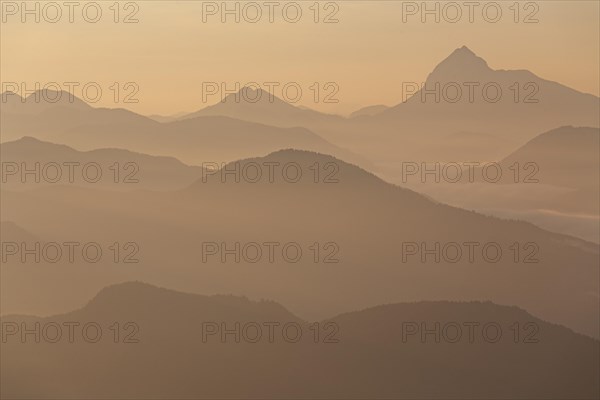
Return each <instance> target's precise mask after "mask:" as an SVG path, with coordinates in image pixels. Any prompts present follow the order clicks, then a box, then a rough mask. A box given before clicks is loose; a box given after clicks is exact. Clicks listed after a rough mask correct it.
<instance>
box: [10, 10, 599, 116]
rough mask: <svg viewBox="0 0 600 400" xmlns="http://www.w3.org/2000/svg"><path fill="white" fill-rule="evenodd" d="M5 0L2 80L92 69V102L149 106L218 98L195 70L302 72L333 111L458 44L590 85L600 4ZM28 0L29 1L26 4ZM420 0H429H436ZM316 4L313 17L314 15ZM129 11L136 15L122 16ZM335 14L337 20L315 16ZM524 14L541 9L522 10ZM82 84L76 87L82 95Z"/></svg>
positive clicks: (257, 75)
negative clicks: (53, 2) (51, 0)
mask: <svg viewBox="0 0 600 400" xmlns="http://www.w3.org/2000/svg"><path fill="white" fill-rule="evenodd" d="M1 3H2V18H3V20H2V25H1V39H0V44H1V61H0V67H1V80H2V82H3V83H6V82H19V83H20V82H27V84H28V87H29V88H33V87H34V86H33V83H34V82H40V83H41V84H42V85H44V84H45V83H47V82H58V83H61V84H62V83H63V82H73V81H74V82H80V83H81V85H83V84H85V83H87V82H98V84H99V85H100V87H101V88H102V89H103V95H102V97H101V98H100V100H99V101H98V103H96V104H97V105H100V106H107V107H115V106H117V107H125V108H129V109H131V110H134V111H137V112H140V113H144V114H152V113H159V114H163V115H166V114H173V113H178V112H181V111H194V110H197V109H199V108H202V107H204V106H205V105H206V104H207V103H214V102H216V101H218V100H219V98H220V97H218V95H215V96H212V97H209V98H208V100H207V101H206V102H203V99H202V82H219V83H221V82H227V86H228V87H230V88H234V87H235V82H240V84H242V85H243V84H245V83H247V82H257V83H259V84H261V85H262V84H263V83H264V82H280V83H281V85H283V84H285V83H288V82H298V84H299V85H300V87H301V88H302V90H303V93H302V97H301V98H300V101H299V102H298V104H300V105H304V106H308V107H311V108H315V109H319V110H324V111H328V112H339V113H346V112H350V111H353V110H355V109H357V108H359V107H361V106H367V105H373V104H388V105H392V104H396V103H399V102H400V101H401V92H400V88H401V87H402V82H403V81H411V82H412V81H416V82H421V81H423V80H424V79H425V78H426V76H427V74H428V73H429V72H430V71H431V70H432V69H433V68H434V67H435V65H436V64H437V63H439V62H440V61H441V60H442V59H444V58H445V57H446V56H447V55H448V54H450V53H451V52H452V51H453V50H454V49H455V48H457V47H461V46H462V45H467V46H468V47H469V48H471V50H473V51H474V52H475V53H476V54H478V55H479V56H481V57H483V58H484V59H485V60H486V61H487V62H488V64H489V65H490V66H491V67H492V68H495V69H528V70H531V71H532V72H534V73H536V74H537V75H539V76H541V77H543V78H546V79H550V80H554V81H558V82H561V83H563V84H566V85H568V86H571V87H573V88H575V89H577V90H580V91H584V92H588V93H593V94H596V95H598V93H599V84H600V83H599V73H598V70H599V65H600V62H599V48H600V40H599V30H600V26H599V20H600V16H599V14H600V9H599V2H598V1H595V0H593V1H538V2H520V3H519V4H518V7H515V6H514V3H515V2H513V1H500V2H497V3H494V4H491V5H490V3H491V2H479V3H478V5H477V6H476V7H475V8H474V11H473V22H469V8H468V7H467V6H464V2H460V1H459V2H457V3H455V4H458V5H460V9H461V12H462V13H463V15H462V18H461V19H460V20H459V21H458V22H456V23H451V22H449V21H448V19H452V18H454V17H455V15H456V9H455V8H452V7H450V6H448V5H447V2H440V3H439V6H438V7H440V18H441V19H440V22H439V23H436V22H435V21H434V18H435V15H429V16H427V18H428V19H427V21H426V22H425V23H423V22H421V14H420V13H419V10H417V14H416V15H408V11H411V7H412V5H414V4H416V5H417V6H419V7H420V5H421V2H417V3H413V2H401V1H338V2H329V3H328V2H320V3H318V7H315V5H314V2H313V1H298V2H296V3H294V4H291V5H290V4H288V5H287V9H286V10H287V13H286V14H285V15H286V18H288V20H293V19H294V18H295V16H296V5H299V7H300V9H301V10H302V16H301V17H300V19H299V22H297V23H291V22H288V21H286V20H285V19H284V14H283V11H282V9H283V5H284V4H286V3H290V2H275V3H278V4H277V5H275V6H274V13H273V18H274V22H273V23H270V22H269V6H267V5H265V2H263V1H258V2H256V3H253V4H252V5H251V6H245V7H246V8H244V4H243V3H241V4H240V5H239V7H240V15H241V21H240V23H236V22H235V21H234V18H235V15H229V16H228V17H227V18H228V20H227V22H226V23H222V22H221V13H220V11H221V10H216V14H215V15H209V13H203V8H204V9H205V10H206V11H211V10H214V8H213V7H214V6H216V7H219V8H220V7H221V2H220V1H219V2H202V1H168V2H167V1H136V2H129V3H127V2H121V3H120V7H119V15H118V20H119V21H120V22H118V23H115V22H114V20H113V18H114V17H115V12H114V11H115V8H114V6H112V5H113V4H114V2H113V1H99V2H97V3H95V4H98V5H99V8H100V9H101V10H102V16H101V17H100V20H99V22H97V23H90V22H86V21H85V20H84V18H83V15H84V14H83V11H82V9H83V5H84V4H85V3H89V2H82V3H80V4H81V5H80V6H78V7H76V8H75V9H74V12H73V18H74V22H73V23H70V22H69V9H68V7H67V6H60V9H61V12H62V17H61V18H60V20H58V22H56V23H50V22H49V21H48V20H51V19H53V18H55V15H56V9H53V8H52V7H49V6H46V8H45V9H44V5H45V4H44V3H41V4H40V5H39V6H38V7H39V9H40V18H41V20H40V22H39V23H36V22H35V20H34V18H35V15H33V14H32V15H26V17H27V20H26V22H25V23H23V22H21V17H22V15H21V12H22V10H21V1H17V2H12V1H4V0H3V1H2V2H1ZM35 3H36V2H33V1H31V2H28V3H27V4H28V7H30V9H34V7H35ZM57 3H58V4H59V5H62V4H63V1H58V2H57ZM235 3H236V2H228V7H230V8H232V9H233V8H234V7H235V6H236V5H235ZM95 4H94V5H88V8H87V9H86V10H87V11H86V14H85V15H86V17H87V18H88V19H90V20H93V19H94V18H95V10H96V9H95V7H96V6H95ZM427 4H428V7H430V8H432V9H433V8H434V7H436V5H435V4H436V3H435V2H428V3H427ZM495 4H500V9H501V11H502V16H501V17H500V18H499V20H498V22H495V23H492V22H491V21H493V20H494V19H495V18H496V16H495V15H496V14H495V13H496V8H495V7H496V6H495ZM254 5H258V6H259V9H260V10H261V12H262V18H261V19H260V20H259V21H258V22H257V23H251V22H248V21H247V20H249V19H252V18H255V16H256V15H257V14H256V10H257V8H256V7H254ZM444 6H445V7H444ZM15 7H17V8H18V9H15ZM111 7H112V8H111ZM484 7H486V10H487V14H485V15H484V12H483V9H484ZM317 8H318V10H319V16H318V18H319V21H320V22H319V23H315V22H314V18H315V10H316V9H317ZM516 8H518V9H519V14H518V17H517V18H518V20H519V22H517V23H516V22H515V21H514V19H515V10H516ZM403 10H405V11H407V13H405V14H403ZM15 12H16V14H15V15H13V13H15ZM244 12H245V14H244ZM44 13H45V16H46V18H44ZM332 13H333V14H332ZM129 14H133V18H136V19H137V20H139V22H137V23H129V24H126V23H123V22H122V20H123V19H124V18H125V17H126V16H127V15H129ZM330 14H332V15H333V18H336V19H337V20H339V22H337V23H323V22H322V21H323V19H324V18H325V17H326V16H327V15H330ZM244 15H246V19H247V20H245V19H244ZM444 15H445V16H446V18H444ZM403 16H404V17H405V18H406V22H404V21H403ZM527 16H529V19H537V20H538V21H539V22H537V23H524V21H523V20H525V19H526V18H527ZM203 17H204V18H206V20H207V22H203ZM486 19H487V20H486ZM114 82H119V83H120V86H121V91H120V92H119V98H118V104H115V103H114V95H115V91H114V87H113V89H112V90H111V89H110V87H111V85H112V83H114ZM126 82H135V83H136V84H137V86H138V87H139V93H137V94H136V95H135V96H134V98H137V99H139V103H137V104H131V103H129V104H124V103H123V97H124V96H125V95H126V94H127V93H131V92H132V90H133V86H129V87H127V88H124V87H123V86H124V84H125V83H126ZM314 82H319V83H320V84H321V92H320V93H319V95H320V97H319V99H320V101H319V102H317V103H315V99H314V95H315V92H314V86H313V89H312V90H311V86H312V84H313V83H314ZM327 82H335V84H336V85H337V86H338V87H339V92H338V93H337V94H336V95H335V96H334V97H333V98H337V99H339V103H338V104H326V103H323V102H322V100H323V96H324V95H325V94H326V93H330V92H331V91H332V88H333V86H330V87H329V88H328V90H325V91H323V85H324V84H325V83H327ZM61 86H64V85H61ZM63 88H65V89H66V87H63ZM263 88H265V89H266V87H264V86H263ZM280 90H281V89H275V94H276V95H278V96H280V94H281V93H280ZM79 91H80V89H79ZM79 91H78V90H77V89H76V90H75V94H76V95H78V96H80V95H81V93H80V92H79ZM92 96H93V94H92V95H90V97H92ZM291 96H293V92H292V94H291ZM280 97H281V96H280Z"/></svg>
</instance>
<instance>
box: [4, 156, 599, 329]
mask: <svg viewBox="0 0 600 400" xmlns="http://www.w3.org/2000/svg"><path fill="white" fill-rule="evenodd" d="M1 207H2V208H1V211H2V216H3V218H4V219H5V220H9V221H14V222H15V223H17V224H18V225H20V226H22V227H23V229H25V230H27V231H29V232H31V233H32V234H34V235H36V236H37V237H39V238H40V240H41V241H44V242H58V243H62V242H65V241H69V240H77V241H79V242H82V246H81V248H83V243H86V242H88V241H90V242H96V243H99V244H100V245H101V247H102V250H103V257H102V258H101V259H100V260H94V261H95V262H90V261H89V260H86V259H84V258H82V256H81V254H80V253H81V250H78V253H76V261H75V262H73V263H69V262H68V261H66V260H65V257H63V258H62V259H61V260H58V261H57V262H53V263H50V262H45V263H44V262H43V259H42V262H40V263H35V262H33V261H32V257H31V256H30V257H29V258H26V261H27V262H26V263H25V264H23V263H21V262H20V260H21V258H20V257H19V252H18V251H17V253H16V255H13V256H11V257H10V258H8V259H7V262H6V263H4V264H3V271H2V276H3V279H2V282H1V284H2V296H3V297H2V308H3V310H2V311H3V313H14V312H17V313H33V314H38V315H39V314H42V315H48V314H52V313H56V312H58V311H65V310H67V309H69V307H67V306H68V305H71V308H73V307H75V306H76V305H77V304H80V303H81V302H82V301H84V299H85V295H86V294H88V295H89V293H90V291H96V290H99V289H100V288H101V287H103V286H105V285H106V284H108V283H110V282H119V281H122V280H125V279H143V280H145V281H148V282H152V283H156V284H159V285H167V286H169V287H173V288H176V289H181V290H186V291H192V292H200V293H207V294H210V293H233V294H240V295H248V296H251V297H267V298H271V299H274V300H276V301H279V302H281V303H283V304H286V305H288V306H290V307H291V309H293V310H294V311H295V312H298V313H299V314H300V315H303V316H305V317H307V318H310V319H313V320H314V319H320V318H325V317H327V316H330V315H334V314H336V313H340V312H345V311H352V310H356V309H360V308H364V307H368V306H374V305H378V304H383V303H390V302H404V301H418V300H490V301H493V302H496V303H499V304H511V305H512V304H514V305H517V306H519V307H522V308H524V309H526V310H528V311H530V312H532V313H534V314H535V315H538V316H540V317H541V318H543V319H545V320H548V321H552V322H555V323H560V324H562V325H565V326H568V327H569V328H572V329H574V330H575V331H577V332H581V333H586V334H589V335H592V336H596V337H597V336H598V335H599V334H600V332H598V318H599V316H598V293H599V287H598V285H599V283H598V274H599V270H598V261H599V256H598V248H597V246H596V245H593V244H591V243H588V242H585V241H583V240H578V239H575V238H573V237H569V236H566V235H561V234H555V233H551V232H548V231H545V230H542V229H540V228H537V227H535V226H533V225H531V224H529V223H525V222H520V221H514V220H503V219H499V218H493V217H487V216H484V215H481V214H477V213H475V212H471V211H466V210H462V209H459V208H454V207H450V206H446V205H443V204H440V203H437V202H435V201H433V200H431V199H429V198H427V197H425V196H423V195H420V194H418V193H416V192H413V191H411V190H407V189H403V188H401V187H398V186H394V185H392V184H389V183H386V182H384V181H382V180H381V179H379V178H377V177H376V176H374V175H372V174H370V173H369V172H367V171H365V170H362V169H360V168H358V167H356V166H354V165H351V164H348V163H345V162H343V161H341V160H339V159H336V158H333V157H331V156H326V155H322V154H318V153H312V152H305V151H297V150H284V151H279V152H276V153H273V154H270V155H269V156H267V157H262V158H254V159H245V160H241V161H239V162H235V163H232V164H229V165H227V166H225V167H224V168H223V169H220V170H219V169H217V170H210V171H205V174H204V176H202V177H199V178H198V180H197V181H196V182H195V183H193V184H192V185H191V186H189V187H188V188H186V189H184V190H180V191H175V192H143V191H131V192H125V193H117V192H114V191H103V190H96V189H89V188H78V187H75V186H55V187H46V188H38V189H35V190H31V191H26V192H14V191H3V193H2V202H1ZM90 227H93V229H90ZM3 240H4V241H9V240H10V238H4V237H3ZM132 242H133V243H134V244H135V245H136V246H137V247H136V246H133V247H132V245H131V243H132ZM114 243H118V248H119V249H120V250H121V252H119V253H116V252H115V248H114V245H113V244H114ZM125 245H127V246H128V247H127V248H125ZM81 248H80V249H81ZM134 250H135V251H134ZM132 252H133V253H132ZM51 254H53V253H51ZM91 254H92V255H93V254H94V253H93V252H92V253H91ZM125 257H133V258H134V259H136V260H138V262H137V263H124V262H123V259H124V258H125ZM88 258H89V257H88ZM115 258H116V259H117V261H115V260H114V259H115ZM17 283H18V284H17ZM19 287H28V288H30V290H32V291H35V293H36V296H35V297H31V296H27V295H26V294H25V293H23V292H22V291H21V290H19V289H18V288H19ZM73 287H76V288H77V290H72V288H73ZM307 288H310V289H307ZM56 292H61V293H62V295H61V296H60V297H61V298H60V299H57V298H56V296H54V295H53V293H56ZM332 293H335V295H332ZM24 297H26V298H24ZM23 304H26V305H27V306H26V307H25V306H24V305H23Z"/></svg>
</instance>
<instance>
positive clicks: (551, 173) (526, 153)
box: [500, 126, 600, 190]
mask: <svg viewBox="0 0 600 400" xmlns="http://www.w3.org/2000/svg"><path fill="white" fill-rule="evenodd" d="M599 148H600V129H598V128H586V127H573V126H563V127H561V128H557V129H553V130H551V131H548V132H545V133H542V134H540V135H539V136H536V137H535V138H533V139H531V140H530V141H529V142H527V143H526V144H525V145H524V146H522V147H520V148H519V149H517V150H516V151H514V152H513V153H511V154H510V155H508V156H507V157H505V158H504V159H503V160H502V161H501V162H500V165H502V166H504V167H507V168H508V166H510V165H513V164H514V163H515V162H518V163H520V164H521V165H523V164H525V163H527V162H534V163H536V164H537V165H538V167H539V172H538V173H537V174H536V178H537V179H539V181H540V182H541V183H544V184H550V185H556V186H564V187H569V188H574V189H583V190H585V189H593V188H595V189H596V190H598V184H599V182H600V154H599V152H598V149H599Z"/></svg>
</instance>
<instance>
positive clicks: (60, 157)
mask: <svg viewBox="0 0 600 400" xmlns="http://www.w3.org/2000/svg"><path fill="white" fill-rule="evenodd" d="M0 155H1V156H2V161H3V162H4V163H12V165H13V167H14V168H15V172H14V173H13V174H10V175H8V176H7V177H6V182H4V183H3V188H4V189H6V190H22V189H25V188H32V187H36V186H40V185H42V186H44V185H57V184H62V185H66V184H74V185H77V186H88V187H95V188H99V187H104V188H107V189H112V190H118V189H122V190H132V189H133V190H136V189H153V190H169V189H177V188H181V187H185V186H187V185H189V184H190V183H191V182H193V181H195V180H196V179H198V177H199V176H201V175H202V168H200V167H193V166H188V165H185V164H183V163H181V162H180V161H178V160H177V159H175V158H172V157H159V156H149V155H145V154H141V153H135V152H132V151H128V150H121V149H98V150H91V151H85V152H82V151H77V150H75V149H73V148H71V147H69V146H65V145H59V144H54V143H50V142H45V141H41V140H38V139H35V138H32V137H23V138H21V139H19V140H16V141H13V142H5V143H2V144H0ZM72 163H77V164H72ZM69 164H71V165H73V170H72V171H70V169H69V166H68V165H69ZM36 165H39V168H38V169H39V170H40V171H41V173H40V179H39V182H36V180H35V177H34V176H33V175H31V174H29V175H26V176H25V177H23V176H22V172H23V171H24V170H25V169H28V170H34V169H35V166H36ZM88 167H89V169H88ZM84 170H85V171H88V172H83V171H84ZM43 171H46V172H43ZM89 171H91V172H89ZM96 177H98V180H97V181H96Z"/></svg>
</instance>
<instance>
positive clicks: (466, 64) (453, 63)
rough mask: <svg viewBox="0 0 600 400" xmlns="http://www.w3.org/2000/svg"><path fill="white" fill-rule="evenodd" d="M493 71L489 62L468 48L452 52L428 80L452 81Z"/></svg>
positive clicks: (463, 47)
mask: <svg viewBox="0 0 600 400" xmlns="http://www.w3.org/2000/svg"><path fill="white" fill-rule="evenodd" d="M490 71H491V69H490V67H488V64H487V62H486V61H485V60H484V59H483V58H481V57H479V56H477V55H476V54H475V53H474V52H473V51H471V49H469V48H468V47H467V46H462V47H460V48H458V49H456V50H454V51H453V52H452V54H450V55H449V56H448V57H446V58H445V59H444V60H443V61H442V62H441V63H439V64H438V65H437V67H435V69H434V70H433V72H432V73H431V74H430V75H429V77H428V78H427V80H428V81H429V80H433V81H452V80H456V79H461V78H463V77H470V78H473V77H478V76H481V75H483V74H487V73H489V72H490Z"/></svg>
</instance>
